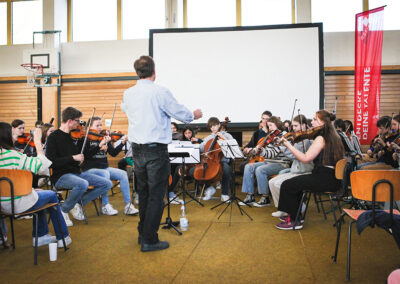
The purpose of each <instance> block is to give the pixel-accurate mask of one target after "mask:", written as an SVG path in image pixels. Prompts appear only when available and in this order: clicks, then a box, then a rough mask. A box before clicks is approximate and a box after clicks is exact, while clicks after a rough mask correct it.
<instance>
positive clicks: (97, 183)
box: [55, 172, 112, 213]
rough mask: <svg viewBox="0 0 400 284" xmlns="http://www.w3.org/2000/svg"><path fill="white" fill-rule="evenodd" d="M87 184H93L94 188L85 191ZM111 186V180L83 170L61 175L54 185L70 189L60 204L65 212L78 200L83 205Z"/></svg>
mask: <svg viewBox="0 0 400 284" xmlns="http://www.w3.org/2000/svg"><path fill="white" fill-rule="evenodd" d="M89 185H93V186H94V189H93V190H90V191H88V192H86V191H87V189H88V186H89ZM111 186H112V182H111V180H109V179H105V178H103V177H100V176H98V175H94V174H90V173H85V172H83V173H80V174H65V175H62V176H61V177H60V178H59V179H58V181H57V182H56V185H55V187H56V188H66V189H71V191H70V193H69V195H68V197H67V199H66V200H65V201H64V203H63V204H62V205H61V209H62V211H63V212H65V213H68V212H69V211H70V210H71V209H72V208H73V207H74V206H75V204H76V203H78V202H79V201H80V200H82V204H83V206H85V205H86V204H87V203H89V202H90V201H92V200H94V199H96V198H97V197H99V196H100V195H102V194H104V193H106V192H107V191H108V190H109V189H110V188H111Z"/></svg>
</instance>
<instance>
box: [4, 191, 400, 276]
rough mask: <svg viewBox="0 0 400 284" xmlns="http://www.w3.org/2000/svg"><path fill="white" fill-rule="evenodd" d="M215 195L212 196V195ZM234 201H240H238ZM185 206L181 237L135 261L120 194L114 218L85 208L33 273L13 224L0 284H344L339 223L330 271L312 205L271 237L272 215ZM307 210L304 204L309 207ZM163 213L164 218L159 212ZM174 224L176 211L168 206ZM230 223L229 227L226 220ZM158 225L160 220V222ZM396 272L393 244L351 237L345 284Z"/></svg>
mask: <svg viewBox="0 0 400 284" xmlns="http://www.w3.org/2000/svg"><path fill="white" fill-rule="evenodd" d="M217 194H218V193H217ZM239 196H240V197H244V196H243V195H242V194H239ZM217 202H218V201H217V200H212V201H205V202H204V203H205V207H204V208H203V207H200V206H199V205H197V204H195V203H194V202H191V203H190V204H188V205H187V215H188V219H189V230H188V231H187V232H184V234H183V235H182V236H178V235H177V234H176V232H175V231H173V230H162V229H160V232H159V233H160V239H161V240H166V241H169V242H170V248H169V249H168V250H164V251H159V252H152V253H141V252H140V246H139V245H138V244H137V230H136V226H137V222H138V217H137V216H134V217H131V216H125V215H123V214H121V212H122V209H123V200H122V195H121V193H117V194H115V195H114V196H111V197H110V203H111V204H113V205H114V207H115V208H116V209H117V210H119V211H120V213H119V215H118V216H100V217H98V216H97V215H96V213H95V210H94V207H93V205H92V204H88V205H87V206H86V210H87V213H88V217H89V224H88V225H85V224H84V223H83V222H82V221H75V220H74V226H73V227H70V228H69V229H70V234H71V237H72V240H73V242H72V244H71V246H70V249H69V250H68V251H67V252H64V251H63V250H61V249H59V250H58V260H57V261H56V262H50V261H49V255H48V247H41V248H39V256H38V262H39V264H38V266H34V265H33V248H32V238H31V226H32V224H31V222H32V221H31V220H19V221H15V224H16V225H15V232H16V245H17V248H16V249H15V250H12V249H8V250H2V249H0V275H1V277H0V279H1V280H0V281H1V283H56V282H58V283H94V282H96V283H198V282H200V283H344V282H345V272H346V248H347V245H346V241H347V225H348V222H346V223H345V227H344V229H345V230H344V231H343V234H342V240H341V241H342V242H341V246H340V251H339V259H338V263H337V264H333V263H332V260H331V258H330V256H331V255H332V254H333V250H334V245H335V239H336V229H335V228H334V227H332V223H333V221H332V215H328V220H327V221H326V220H324V219H323V215H322V214H319V213H317V211H316V207H315V206H314V204H312V205H311V206H310V208H309V212H308V215H307V220H306V223H305V226H304V228H303V230H300V231H280V230H277V229H275V227H274V224H275V223H277V219H276V218H273V217H271V213H272V212H273V211H275V208H273V207H264V208H246V211H247V212H248V213H249V214H250V215H251V216H252V217H253V219H254V221H250V220H249V219H248V218H247V217H246V216H241V215H240V213H239V211H238V208H237V207H233V209H232V215H230V213H231V211H230V208H228V210H227V211H226V212H225V213H224V215H222V217H221V218H220V220H218V219H217V217H218V215H219V214H220V212H221V211H222V209H223V208H222V207H219V208H218V209H217V210H210V208H211V207H212V206H213V205H215V204H217ZM310 204H311V203H310ZM165 212H166V211H165ZM172 218H173V219H174V220H178V218H179V206H177V205H175V206H172ZM230 218H231V224H230V223H229V220H230ZM164 219H165V215H164V217H163V220H164ZM399 265H400V251H399V249H398V248H397V246H396V244H395V242H394V240H393V238H392V237H391V236H390V235H389V234H387V233H386V232H384V231H383V230H381V229H371V228H367V229H366V230H365V231H364V232H363V233H362V235H361V236H359V235H358V234H357V233H356V232H355V230H354V234H353V245H352V270H351V272H352V282H353V283H385V280H386V278H387V276H388V275H389V274H390V272H391V271H393V270H394V269H396V268H398V267H399Z"/></svg>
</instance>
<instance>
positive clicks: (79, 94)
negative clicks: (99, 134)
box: [61, 81, 136, 133]
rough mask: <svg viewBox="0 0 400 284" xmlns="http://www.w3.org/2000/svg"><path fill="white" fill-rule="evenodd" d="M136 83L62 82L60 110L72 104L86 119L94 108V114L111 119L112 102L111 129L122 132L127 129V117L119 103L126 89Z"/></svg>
mask: <svg viewBox="0 0 400 284" xmlns="http://www.w3.org/2000/svg"><path fill="white" fill-rule="evenodd" d="M135 84H136V81H104V82H76V83H75V82H74V83H64V84H63V86H62V87H61V110H63V109H64V108H65V107H67V106H73V107H76V108H78V109H79V110H80V111H82V112H83V117H82V119H83V120H85V121H87V120H88V119H89V117H90V115H91V113H92V110H93V107H95V108H96V112H95V115H97V116H102V115H103V113H105V114H104V117H103V124H104V119H111V117H112V113H113V109H114V104H115V103H116V104H117V107H116V110H115V115H114V121H113V126H112V129H113V130H120V131H122V132H123V133H127V131H128V119H127V117H126V115H125V113H123V112H122V111H121V108H120V104H121V102H122V98H123V94H124V91H125V90H126V89H128V88H129V87H131V86H133V85H135Z"/></svg>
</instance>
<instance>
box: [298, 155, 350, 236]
mask: <svg viewBox="0 0 400 284" xmlns="http://www.w3.org/2000/svg"><path fill="white" fill-rule="evenodd" d="M346 165H347V159H342V160H339V161H338V162H337V163H336V166H335V177H336V179H338V180H343V178H344V171H345V168H346ZM322 193H324V194H327V195H328V197H329V199H328V200H322V198H321V194H322ZM311 194H314V200H315V204H316V205H317V208H318V209H319V207H318V203H321V209H322V212H323V214H324V218H325V220H326V213H325V209H324V207H323V202H326V201H329V202H330V204H331V210H332V213H333V219H334V220H335V224H337V217H336V211H335V205H334V204H333V199H334V196H335V195H336V192H328V191H327V192H321V193H314V192H312V191H310V190H307V189H305V190H304V191H303V196H302V197H301V201H300V206H299V209H298V210H297V214H296V219H295V222H294V223H293V230H294V229H295V226H296V224H297V222H298V221H300V220H305V218H306V213H307V209H308V203H309V202H310V199H311ZM317 196H319V200H318V198H317ZM336 201H337V205H338V208H339V211H341V206H340V199H339V198H336ZM304 202H306V209H305V211H304V213H303V214H302V213H301V209H302V207H303V206H302V204H303V203H304Z"/></svg>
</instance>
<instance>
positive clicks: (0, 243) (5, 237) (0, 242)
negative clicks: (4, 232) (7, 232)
mask: <svg viewBox="0 0 400 284" xmlns="http://www.w3.org/2000/svg"><path fill="white" fill-rule="evenodd" d="M3 237H4V242H5V243H6V242H7V236H3ZM2 245H3V240H2V238H1V237H0V246H2Z"/></svg>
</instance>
